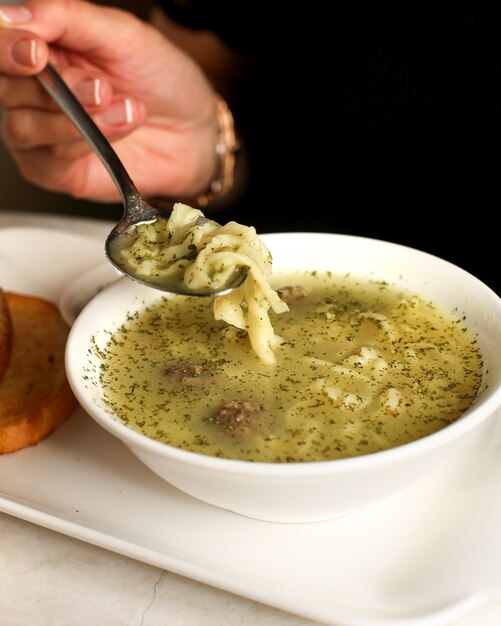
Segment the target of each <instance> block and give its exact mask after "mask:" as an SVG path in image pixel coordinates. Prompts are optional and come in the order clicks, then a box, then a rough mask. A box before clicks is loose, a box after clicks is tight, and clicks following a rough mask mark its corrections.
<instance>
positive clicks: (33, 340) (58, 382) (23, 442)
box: [0, 292, 77, 453]
mask: <svg viewBox="0 0 501 626" xmlns="http://www.w3.org/2000/svg"><path fill="white" fill-rule="evenodd" d="M5 298H6V300H7V304H8V306H9V310H10V316H11V319H12V327H13V342H12V354H11V361H10V365H9V367H8V368H7V371H6V373H5V377H4V379H3V381H2V383H1V384H0V453H6V452H15V451H16V450H20V449H21V448H25V447H27V446H32V445H34V444H36V443H38V442H39V441H40V440H41V439H44V438H45V437H47V435H49V434H50V433H51V432H52V431H53V430H54V429H55V428H56V427H57V426H59V424H61V423H62V422H63V421H64V420H66V419H67V418H68V417H69V416H70V415H71V413H72V412H73V410H74V408H75V407H76V404H77V402H76V399H75V397H74V395H73V393H72V391H71V388H70V386H69V384H68V381H67V379H66V372H65V369H64V350H65V346H66V339H67V337H68V332H69V327H68V325H67V324H66V322H65V321H64V320H63V318H62V316H61V314H60V312H59V309H58V308H57V306H56V305H54V304H52V303H51V302H48V301H46V300H43V299H41V298H36V297H32V296H25V295H20V294H16V293H12V292H6V293H5Z"/></svg>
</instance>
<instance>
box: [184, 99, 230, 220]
mask: <svg viewBox="0 0 501 626" xmlns="http://www.w3.org/2000/svg"><path fill="white" fill-rule="evenodd" d="M213 99H214V103H215V107H216V120H217V138H216V143H215V146H214V156H215V162H216V167H215V172H214V176H213V177H212V179H211V182H210V183H209V185H208V187H207V188H206V189H205V190H204V191H203V192H202V193H200V194H197V195H196V196H194V198H193V199H192V202H193V203H194V204H195V205H196V206H197V207H200V208H204V207H207V206H209V205H210V204H213V203H215V202H217V201H219V200H221V199H223V198H224V197H225V196H226V195H227V194H228V193H229V192H230V191H231V190H232V189H233V186H234V184H235V169H236V161H237V151H238V149H239V144H238V140H237V135H236V131H235V120H234V119H233V114H232V112H231V109H230V108H229V106H228V103H227V102H226V100H225V99H224V98H223V97H222V96H221V95H220V94H218V93H216V92H215V93H214V94H213Z"/></svg>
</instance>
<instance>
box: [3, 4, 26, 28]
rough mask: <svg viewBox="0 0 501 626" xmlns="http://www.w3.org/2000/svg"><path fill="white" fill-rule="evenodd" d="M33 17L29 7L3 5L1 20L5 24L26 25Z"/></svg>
mask: <svg viewBox="0 0 501 626" xmlns="http://www.w3.org/2000/svg"><path fill="white" fill-rule="evenodd" d="M32 17H33V16H32V13H31V11H30V10H29V9H28V7H25V6H23V5H21V4H8V5H5V4H3V5H2V6H1V7H0V20H1V21H2V22H5V24H26V22H29V21H30V20H31V18H32Z"/></svg>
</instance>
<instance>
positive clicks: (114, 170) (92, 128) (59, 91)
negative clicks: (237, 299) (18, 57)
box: [37, 63, 247, 296]
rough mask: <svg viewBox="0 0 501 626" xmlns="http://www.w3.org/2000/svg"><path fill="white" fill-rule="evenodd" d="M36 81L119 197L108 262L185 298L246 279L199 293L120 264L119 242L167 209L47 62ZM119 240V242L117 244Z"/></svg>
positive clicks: (237, 276) (241, 274)
mask: <svg viewBox="0 0 501 626" xmlns="http://www.w3.org/2000/svg"><path fill="white" fill-rule="evenodd" d="M37 78H38V80H39V82H40V84H41V85H42V86H43V87H44V89H45V90H46V91H47V92H48V93H49V94H50V95H51V96H52V98H53V99H54V100H55V101H56V103H57V104H58V105H59V107H60V108H61V109H62V111H63V112H64V113H65V114H66V115H67V116H68V118H69V119H70V120H71V122H72V123H73V124H74V125H75V127H76V128H77V129H78V130H79V132H80V133H81V134H82V136H83V137H84V139H86V140H87V142H88V143H89V144H90V146H91V147H92V149H93V150H94V151H95V153H96V154H97V156H98V157H99V158H100V159H101V161H102V163H103V164H104V166H105V167H106V169H107V170H108V172H109V174H110V176H111V178H112V179H113V182H114V183H115V185H116V187H117V189H118V191H119V192H120V195H121V197H122V202H123V206H124V212H123V215H122V219H121V220H120V222H118V224H117V225H116V226H115V227H114V228H113V229H112V230H111V232H110V234H109V235H108V237H107V238H106V241H105V253H106V256H107V258H108V259H109V260H110V262H111V263H112V264H113V265H114V266H115V267H116V268H117V269H119V270H120V271H121V272H122V273H123V274H125V275H126V276H128V277H129V278H131V279H133V280H135V281H137V282H140V283H143V284H145V285H148V286H149V287H154V288H155V289H159V290H161V291H166V292H169V293H175V294H182V295H188V296H219V295H224V294H226V293H229V292H230V291H233V290H234V289H236V288H237V287H239V286H240V285H241V284H242V283H243V281H244V280H245V278H246V277H247V270H246V269H245V268H241V269H238V270H236V271H235V273H234V274H233V275H232V276H231V277H230V279H229V281H228V283H227V284H225V285H224V286H223V287H220V288H218V289H217V290H210V289H204V290H203V291H201V290H194V289H190V288H189V287H188V286H187V285H185V284H184V283H183V282H182V281H180V280H179V279H178V278H177V277H174V276H173V277H172V278H167V277H164V279H163V280H162V282H161V283H160V282H154V281H148V280H147V278H145V277H139V276H137V275H136V274H134V273H133V272H131V271H130V270H129V269H128V268H126V267H124V266H123V264H121V263H120V261H119V257H118V255H117V251H118V250H120V249H121V248H122V247H123V245H121V243H123V244H125V241H126V240H127V239H130V238H131V236H133V233H134V230H135V229H136V228H137V227H138V226H139V225H141V224H145V223H153V222H155V221H156V220H159V219H167V218H168V216H169V214H170V210H164V209H158V208H155V207H153V206H151V205H150V204H149V203H148V202H146V200H145V199H144V198H143V197H142V196H141V194H140V193H139V191H138V190H137V188H136V186H135V185H134V183H133V182H132V179H131V178H130V176H129V174H128V173H127V171H126V169H125V167H124V165H123V163H122V162H121V161H120V159H119V158H118V156H117V154H116V152H115V150H114V149H113V148H112V146H111V144H110V143H109V141H108V140H107V139H106V137H105V136H104V135H103V133H102V132H101V131H100V130H99V128H98V127H97V126H96V124H95V123H94V121H93V120H92V118H91V117H90V115H89V114H88V113H87V111H86V110H85V109H84V108H83V106H82V105H81V104H80V102H79V101H78V100H77V98H76V97H75V96H74V95H73V92H72V91H71V90H70V88H69V87H68V86H67V85H66V83H65V82H64V81H63V79H62V78H61V76H60V75H59V73H58V72H57V70H56V69H55V68H54V67H53V66H52V65H51V64H50V63H49V64H47V66H46V67H45V69H43V70H42V71H41V72H40V73H39V74H38V75H37ZM200 219H201V220H205V219H207V218H200ZM123 238H125V239H123ZM121 239H123V242H121V241H120V240H121Z"/></svg>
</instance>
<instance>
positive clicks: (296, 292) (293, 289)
mask: <svg viewBox="0 0 501 626" xmlns="http://www.w3.org/2000/svg"><path fill="white" fill-rule="evenodd" d="M277 293H278V295H279V296H280V298H281V299H282V300H283V301H284V302H285V303H287V304H293V303H294V302H297V301H298V300H301V298H304V297H305V296H306V295H307V294H308V290H307V289H306V287H303V286H302V285H287V286H286V287H280V288H279V289H277Z"/></svg>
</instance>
